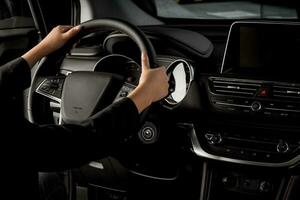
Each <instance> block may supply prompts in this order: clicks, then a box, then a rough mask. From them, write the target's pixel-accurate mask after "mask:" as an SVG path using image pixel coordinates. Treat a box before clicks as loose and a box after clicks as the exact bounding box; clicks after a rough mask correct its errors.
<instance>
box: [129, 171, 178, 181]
mask: <svg viewBox="0 0 300 200" xmlns="http://www.w3.org/2000/svg"><path fill="white" fill-rule="evenodd" d="M129 171H130V172H131V173H133V174H135V175H138V176H142V177H146V178H150V179H155V180H160V181H174V180H176V179H177V175H176V176H175V177H172V178H161V177H156V176H150V175H146V174H142V173H139V172H136V171H133V170H129Z"/></svg>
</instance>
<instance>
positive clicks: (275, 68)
mask: <svg viewBox="0 0 300 200" xmlns="http://www.w3.org/2000/svg"><path fill="white" fill-rule="evenodd" d="M299 69H300V24H298V23H289V24H284V23H263V22H238V23H234V24H233V25H232V26H231V29H230V32H229V36H228V40H227V45H226V50H225V54H224V58H223V64H222V69H221V73H223V74H236V75H241V76H251V77H252V76H254V77H257V78H268V79H269V78H272V79H274V80H275V79H279V80H289V81H297V82H300V74H299V73H297V72H298V71H299Z"/></svg>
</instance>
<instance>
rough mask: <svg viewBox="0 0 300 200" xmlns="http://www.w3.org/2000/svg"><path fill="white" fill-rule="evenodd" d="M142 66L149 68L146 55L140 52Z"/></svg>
mask: <svg viewBox="0 0 300 200" xmlns="http://www.w3.org/2000/svg"><path fill="white" fill-rule="evenodd" d="M142 68H143V70H144V69H146V70H147V69H150V64H149V59H148V55H147V53H145V52H142Z"/></svg>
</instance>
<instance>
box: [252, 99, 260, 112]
mask: <svg viewBox="0 0 300 200" xmlns="http://www.w3.org/2000/svg"><path fill="white" fill-rule="evenodd" d="M261 109H262V105H261V103H260V102H258V101H254V102H253V103H252V104H251V110H252V111H254V112H258V111H260V110H261Z"/></svg>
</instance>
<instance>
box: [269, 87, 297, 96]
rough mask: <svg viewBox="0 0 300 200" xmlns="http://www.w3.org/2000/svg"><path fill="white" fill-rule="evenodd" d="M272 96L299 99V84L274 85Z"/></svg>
mask: <svg viewBox="0 0 300 200" xmlns="http://www.w3.org/2000/svg"><path fill="white" fill-rule="evenodd" d="M273 96H274V97H279V98H287V99H300V86H284V85H274V86H273Z"/></svg>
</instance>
